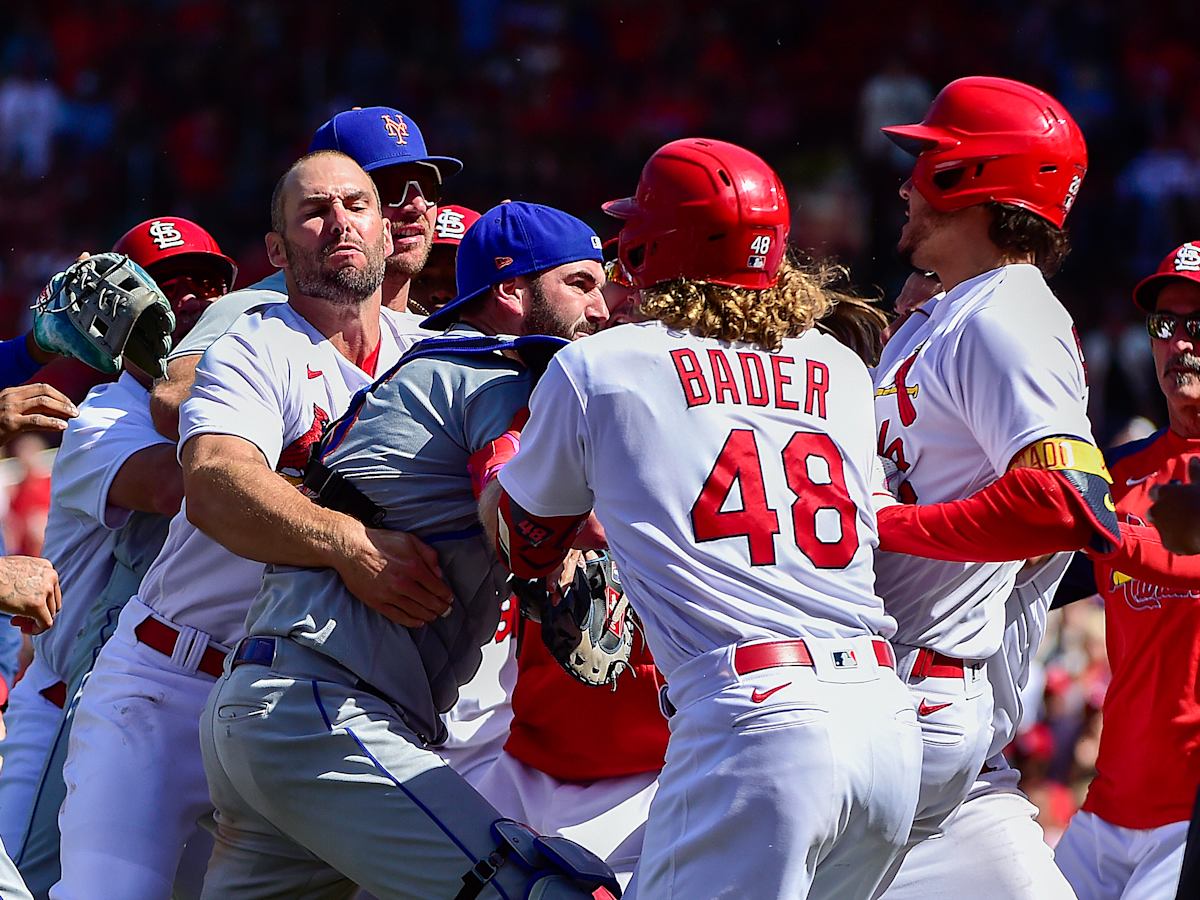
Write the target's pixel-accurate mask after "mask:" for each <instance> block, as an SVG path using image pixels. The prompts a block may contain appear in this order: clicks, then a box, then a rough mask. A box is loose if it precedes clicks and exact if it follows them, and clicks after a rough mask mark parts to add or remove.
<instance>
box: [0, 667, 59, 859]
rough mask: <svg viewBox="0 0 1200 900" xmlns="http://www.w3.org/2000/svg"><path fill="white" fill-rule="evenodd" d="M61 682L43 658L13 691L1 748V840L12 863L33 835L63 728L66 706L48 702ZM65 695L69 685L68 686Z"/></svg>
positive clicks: (26, 671) (6, 714)
mask: <svg viewBox="0 0 1200 900" xmlns="http://www.w3.org/2000/svg"><path fill="white" fill-rule="evenodd" d="M61 682H62V678H60V677H59V676H58V673H56V672H54V671H53V670H52V669H51V668H50V667H49V666H47V665H46V663H45V662H43V660H42V659H41V657H39V656H34V658H33V662H31V663H30V664H29V668H28V669H26V670H25V675H24V676H23V677H22V678H21V680H20V681H18V682H17V683H16V685H15V686H14V687H13V690H12V694H11V695H10V696H9V700H8V711H7V712H6V713H5V714H4V724H5V726H6V727H7V729H8V734H7V736H6V737H5V738H4V741H3V743H0V755H3V758H4V766H3V768H0V840H3V841H4V846H5V847H6V848H7V849H8V851H9V853H10V855H11V856H12V858H13V859H19V858H20V856H21V850H22V848H24V846H25V836H26V834H27V833H28V830H29V818H30V815H31V814H32V812H33V807H34V803H35V802H36V800H37V796H38V789H39V787H40V785H41V782H42V773H43V771H44V770H45V768H46V761H47V760H48V759H49V757H50V753H51V750H52V749H53V746H54V740H55V736H56V735H57V734H58V728H59V725H60V724H61V723H62V718H63V709H62V707H61V706H58V705H57V704H55V703H53V702H52V701H50V700H48V699H46V697H45V695H43V694H42V691H52V690H53V688H54V686H55V685H57V684H60V683H61ZM62 691H63V693H64V694H65V692H66V686H65V685H64V686H63V689H62Z"/></svg>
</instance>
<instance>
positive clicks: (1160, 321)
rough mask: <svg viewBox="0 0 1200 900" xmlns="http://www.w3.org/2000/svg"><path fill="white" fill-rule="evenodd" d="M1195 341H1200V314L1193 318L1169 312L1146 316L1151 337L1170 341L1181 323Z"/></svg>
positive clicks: (1147, 329)
mask: <svg viewBox="0 0 1200 900" xmlns="http://www.w3.org/2000/svg"><path fill="white" fill-rule="evenodd" d="M1180 322H1182V323H1183V330H1184V331H1185V332H1187V336H1188V337H1189V338H1191V339H1192V340H1193V341H1195V340H1200V313H1198V314H1196V315H1192V316H1179V315H1176V314H1175V313H1169V312H1154V313H1150V315H1148V316H1146V331H1148V332H1149V333H1150V337H1152V338H1156V339H1158V340H1160V341H1169V340H1170V339H1171V335H1173V334H1174V333H1175V328H1176V327H1177V326H1178V325H1179V323H1180Z"/></svg>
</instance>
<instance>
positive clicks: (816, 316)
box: [638, 252, 887, 364]
mask: <svg viewBox="0 0 1200 900" xmlns="http://www.w3.org/2000/svg"><path fill="white" fill-rule="evenodd" d="M848 274H849V273H848V272H847V270H846V269H845V267H843V266H838V265H833V264H831V263H829V262H824V261H812V262H805V261H803V260H801V259H800V258H799V257H798V256H796V255H795V254H794V253H792V252H789V253H788V255H787V257H785V258H784V260H783V262H782V263H781V264H780V267H779V279H778V280H777V281H776V282H775V285H774V286H773V287H769V288H765V289H763V290H757V291H756V290H750V289H749V288H741V287H728V286H726V285H721V284H713V283H711V282H707V281H693V280H689V279H686V278H677V279H674V280H672V281H665V282H663V283H661V284H656V285H654V286H653V287H650V288H644V289H643V290H642V292H641V295H642V297H641V303H640V305H639V309H638V312H639V314H640V315H641V316H642V317H644V318H647V319H657V320H658V321H659V322H662V323H663V324H664V325H666V326H668V327H670V328H678V329H680V330H685V331H690V332H691V333H692V334H695V335H698V336H700V337H710V338H716V339H717V340H722V341H743V342H745V343H748V344H754V345H755V346H758V347H760V348H762V349H763V350H778V349H779V348H780V347H781V346H783V341H784V339H785V338H790V337H797V336H798V335H801V334H803V333H804V332H806V331H808V329H810V328H812V327H813V326H819V327H820V328H821V329H822V330H823V331H827V332H829V333H830V334H832V335H833V336H834V337H836V338H837V339H838V340H840V341H842V343H844V344H846V345H847V346H849V347H850V348H851V349H852V350H854V351H855V352H856V353H858V355H859V356H861V357H863V359H864V360H867V361H868V362H869V363H871V364H873V363H874V362H875V361H876V360H877V359H878V356H879V348H880V347H881V346H882V338H881V335H882V332H883V329H884V327H885V326H886V325H887V317H886V316H885V315H884V314H883V313H882V312H880V311H879V310H878V309H876V308H874V307H873V306H871V304H870V301H868V300H865V299H863V298H861V297H858V296H856V295H854V294H852V293H850V291H849V288H848V287H845V285H846V283H847V281H848Z"/></svg>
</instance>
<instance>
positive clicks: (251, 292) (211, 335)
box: [167, 271, 287, 361]
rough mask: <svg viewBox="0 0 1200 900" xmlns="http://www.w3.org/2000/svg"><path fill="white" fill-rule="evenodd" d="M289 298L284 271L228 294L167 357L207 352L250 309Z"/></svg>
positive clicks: (205, 313)
mask: <svg viewBox="0 0 1200 900" xmlns="http://www.w3.org/2000/svg"><path fill="white" fill-rule="evenodd" d="M285 300H287V281H286V279H285V278H284V274H283V272H282V271H279V272H275V273H274V274H273V275H270V276H268V277H266V278H264V279H263V280H262V281H256V282H255V283H254V284H252V285H250V286H249V287H244V288H242V289H241V290H238V291H234V292H233V293H232V294H226V295H225V296H224V297H222V298H221V300H220V302H218V303H214V304H212V305H211V306H210V307H209V308H208V309H206V310H205V311H204V315H202V316H201V317H200V319H199V321H197V322H196V325H195V327H194V328H193V329H192V330H191V331H189V332H188V333H187V335H186V336H185V337H184V338H183V340H181V341H180V342H179V343H178V344H176V345H175V347H174V349H172V350H171V353H170V355H169V356H168V357H167V360H168V361H170V360H172V359H178V358H179V357H181V356H195V355H196V354H199V353H203V352H204V351H205V350H207V349H208V347H209V345H210V344H211V343H212V342H213V341H215V340H216V339H217V338H219V337H220V336H221V335H223V334H224V333H225V332H227V331H228V330H229V326H230V325H232V324H233V323H234V322H235V321H236V320H237V319H238V318H240V317H241V316H244V315H245V314H246V313H248V312H250V310H252V309H257V308H258V307H260V306H262V305H263V304H266V303H283V302H284V301H285Z"/></svg>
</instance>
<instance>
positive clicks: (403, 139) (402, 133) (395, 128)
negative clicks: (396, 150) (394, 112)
mask: <svg viewBox="0 0 1200 900" xmlns="http://www.w3.org/2000/svg"><path fill="white" fill-rule="evenodd" d="M379 118H381V119H383V130H384V131H386V132H387V135H388V137H390V138H393V139H395V141H396V143H397V144H399V145H400V146H404V145H405V144H407V143H408V124H407V123H406V122H405V121H404V119H402V118H400V117H399V116H391V115H382V116H380V117H379Z"/></svg>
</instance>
